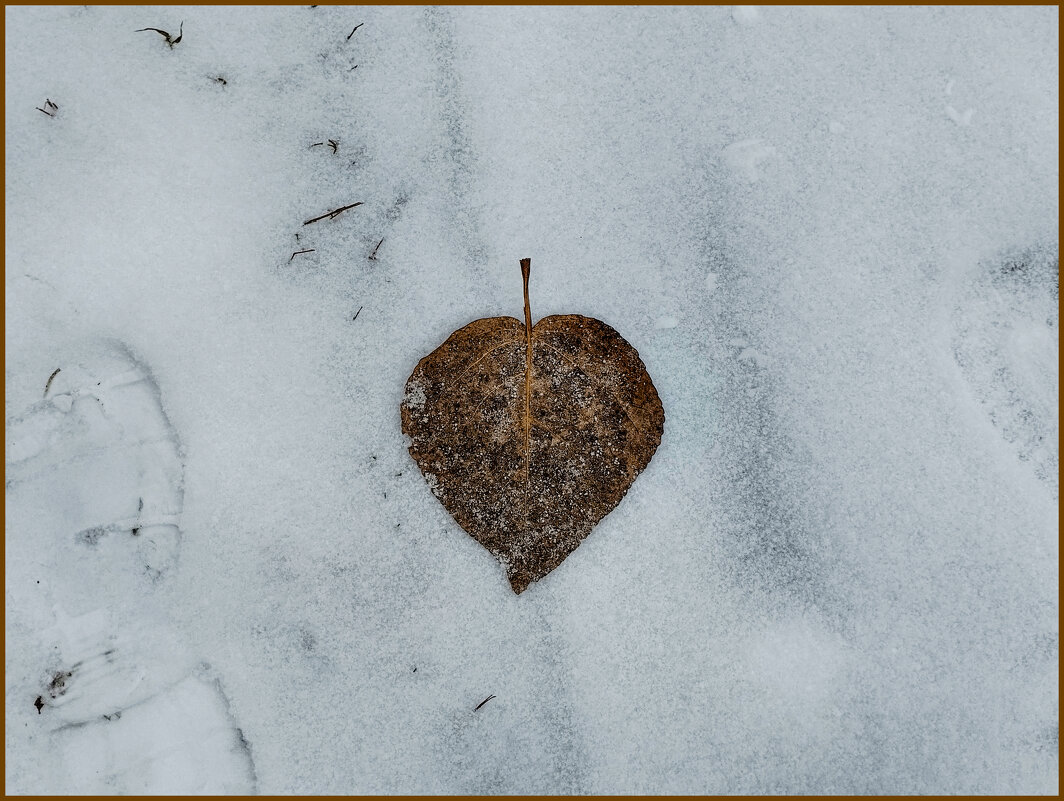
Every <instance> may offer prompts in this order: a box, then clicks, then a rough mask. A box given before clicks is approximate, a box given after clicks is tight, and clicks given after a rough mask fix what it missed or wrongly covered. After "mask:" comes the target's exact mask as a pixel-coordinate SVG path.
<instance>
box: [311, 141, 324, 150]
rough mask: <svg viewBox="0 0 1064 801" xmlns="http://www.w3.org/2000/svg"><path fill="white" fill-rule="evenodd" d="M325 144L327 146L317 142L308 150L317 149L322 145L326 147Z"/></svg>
mask: <svg viewBox="0 0 1064 801" xmlns="http://www.w3.org/2000/svg"><path fill="white" fill-rule="evenodd" d="M324 144H325V143H324V142H315V143H314V144H312V145H311V146H310V147H308V148H307V150H313V149H314V148H316V147H321V146H322V145H324Z"/></svg>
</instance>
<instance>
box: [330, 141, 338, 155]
mask: <svg viewBox="0 0 1064 801" xmlns="http://www.w3.org/2000/svg"><path fill="white" fill-rule="evenodd" d="M328 141H329V147H331V148H332V152H333V153H335V152H336V151H337V150H339V149H340V143H339V142H337V141H336V140H335V139H330V140H328Z"/></svg>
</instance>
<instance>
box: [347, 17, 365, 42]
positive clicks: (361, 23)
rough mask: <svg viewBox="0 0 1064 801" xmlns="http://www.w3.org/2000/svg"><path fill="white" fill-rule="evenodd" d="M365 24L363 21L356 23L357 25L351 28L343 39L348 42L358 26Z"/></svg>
mask: <svg viewBox="0 0 1064 801" xmlns="http://www.w3.org/2000/svg"><path fill="white" fill-rule="evenodd" d="M365 24H366V23H364V22H360V23H358V25H356V26H355V27H353V28H352V29H351V33H349V34H347V39H345V40H344V41H346V42H349V41H351V37H352V36H354V35H355V31H357V30H358V29H359V28H361V27H362V26H363V25H365Z"/></svg>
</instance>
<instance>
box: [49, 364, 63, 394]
mask: <svg viewBox="0 0 1064 801" xmlns="http://www.w3.org/2000/svg"><path fill="white" fill-rule="evenodd" d="M61 369H63V368H61V367H56V368H55V369H54V370H53V371H52V374H51V375H50V376H48V381H47V383H45V385H44V397H46V398H47V397H48V390H50V389H51V388H52V380H53V379H54V378H55V377H56V376H57V375H59V371H60V370H61Z"/></svg>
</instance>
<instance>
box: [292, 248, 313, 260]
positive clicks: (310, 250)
mask: <svg viewBox="0 0 1064 801" xmlns="http://www.w3.org/2000/svg"><path fill="white" fill-rule="evenodd" d="M313 252H314V248H307V249H306V250H297V251H295V252H294V253H293V254H292V255H291V256H289V257H288V263H289V264H291V263H292V259H294V258H295V257H296V256H298V255H299V254H300V253H313Z"/></svg>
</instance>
